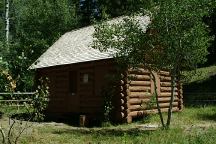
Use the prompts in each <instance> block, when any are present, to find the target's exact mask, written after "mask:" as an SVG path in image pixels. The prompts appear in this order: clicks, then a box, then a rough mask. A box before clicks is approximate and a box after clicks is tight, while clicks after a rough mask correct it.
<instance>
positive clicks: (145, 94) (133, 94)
mask: <svg viewBox="0 0 216 144" xmlns="http://www.w3.org/2000/svg"><path fill="white" fill-rule="evenodd" d="M151 95H152V94H151V93H149V92H130V96H129V97H145V96H146V97H148V96H151Z"/></svg>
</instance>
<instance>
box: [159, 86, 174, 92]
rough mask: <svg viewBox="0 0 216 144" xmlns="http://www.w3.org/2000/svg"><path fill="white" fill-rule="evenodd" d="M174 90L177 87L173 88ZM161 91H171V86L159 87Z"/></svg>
mask: <svg viewBox="0 0 216 144" xmlns="http://www.w3.org/2000/svg"><path fill="white" fill-rule="evenodd" d="M174 89H175V91H177V90H178V89H177V88H174ZM160 90H161V92H167V91H168V92H170V91H171V87H160Z"/></svg>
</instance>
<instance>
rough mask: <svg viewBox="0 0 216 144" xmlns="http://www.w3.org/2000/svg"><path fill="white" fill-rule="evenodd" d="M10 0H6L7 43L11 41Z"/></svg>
mask: <svg viewBox="0 0 216 144" xmlns="http://www.w3.org/2000/svg"><path fill="white" fill-rule="evenodd" d="M9 11H10V0H5V39H6V42H7V44H8V43H9V33H10V18H9Z"/></svg>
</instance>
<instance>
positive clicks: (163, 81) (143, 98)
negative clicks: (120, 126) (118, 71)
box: [121, 68, 183, 123]
mask: <svg viewBox="0 0 216 144" xmlns="http://www.w3.org/2000/svg"><path fill="white" fill-rule="evenodd" d="M154 74H155V76H156V84H157V93H158V96H159V98H158V101H159V105H160V107H161V110H162V112H167V111H168V108H169V102H170V98H171V77H170V74H169V72H166V71H160V72H159V73H154ZM126 77H127V78H126ZM123 86H124V87H125V89H123V91H124V92H122V93H121V95H122V100H124V99H126V101H124V108H123V109H122V113H124V117H123V118H124V119H125V120H126V121H127V122H128V123H130V122H132V119H133V118H135V117H140V116H144V115H146V114H150V113H157V112H158V111H157V107H156V104H155V105H152V106H149V102H151V98H152V96H153V94H154V82H153V80H152V78H151V75H150V72H149V71H147V70H145V69H144V68H138V69H129V70H128V73H126V74H125V76H124V84H123ZM174 95H175V97H174V102H173V111H180V110H181V109H182V105H183V104H182V86H181V84H180V83H179V82H178V81H177V82H176V87H175V93H174ZM125 103H126V104H125Z"/></svg>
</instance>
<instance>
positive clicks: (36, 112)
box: [31, 78, 49, 121]
mask: <svg viewBox="0 0 216 144" xmlns="http://www.w3.org/2000/svg"><path fill="white" fill-rule="evenodd" d="M48 95H49V87H48V78H40V79H39V85H38V89H37V90H36V94H35V95H34V96H33V97H32V100H31V101H32V102H31V107H32V109H33V111H32V113H33V120H35V121H42V120H43V119H44V116H45V115H44V111H45V110H46V108H47V105H48Z"/></svg>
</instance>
